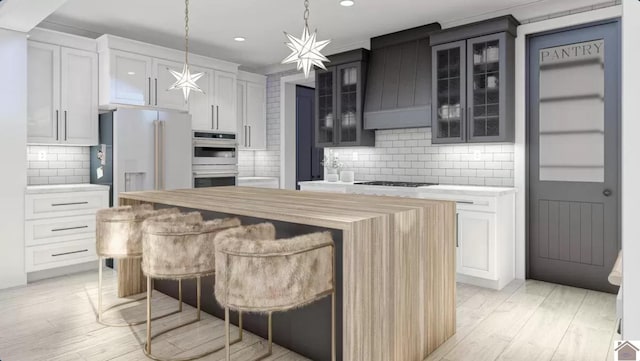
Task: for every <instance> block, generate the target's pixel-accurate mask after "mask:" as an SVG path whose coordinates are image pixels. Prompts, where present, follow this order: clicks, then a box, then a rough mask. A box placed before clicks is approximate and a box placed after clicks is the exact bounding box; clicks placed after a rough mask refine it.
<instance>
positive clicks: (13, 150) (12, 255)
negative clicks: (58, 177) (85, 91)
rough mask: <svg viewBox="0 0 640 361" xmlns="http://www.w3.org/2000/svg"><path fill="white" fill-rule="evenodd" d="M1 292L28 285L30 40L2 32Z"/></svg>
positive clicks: (0, 119)
mask: <svg viewBox="0 0 640 361" xmlns="http://www.w3.org/2000/svg"><path fill="white" fill-rule="evenodd" d="M0 64H2V66H0V79H2V81H1V82H0V155H1V157H2V173H3V176H2V177H0V230H1V232H0V289H2V288H6V287H12V286H17V285H21V284H25V283H26V281H27V278H26V274H25V273H24V236H23V229H24V188H25V186H26V185H27V156H26V153H27V146H26V143H27V37H26V34H25V33H19V32H14V31H10V30H3V29H0Z"/></svg>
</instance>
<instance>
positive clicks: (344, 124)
mask: <svg viewBox="0 0 640 361" xmlns="http://www.w3.org/2000/svg"><path fill="white" fill-rule="evenodd" d="M366 54H367V53H366V52H365V50H364V49H359V50H356V51H350V52H347V53H342V54H337V55H334V56H331V57H330V60H331V62H330V63H327V65H331V66H327V69H326V70H324V69H316V146H317V147H349V146H372V145H374V135H373V131H367V130H363V120H362V109H363V101H364V85H365V80H364V78H363V77H364V75H363V74H366ZM347 60H354V61H350V62H348V61H347Z"/></svg>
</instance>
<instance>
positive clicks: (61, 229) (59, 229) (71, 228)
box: [51, 226, 89, 232]
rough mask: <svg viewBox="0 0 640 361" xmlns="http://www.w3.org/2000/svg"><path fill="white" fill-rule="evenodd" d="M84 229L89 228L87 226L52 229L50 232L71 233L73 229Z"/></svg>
mask: <svg viewBox="0 0 640 361" xmlns="http://www.w3.org/2000/svg"><path fill="white" fill-rule="evenodd" d="M84 228H89V226H78V227H66V228H54V229H52V230H51V232H62V231H71V230H74V229H84Z"/></svg>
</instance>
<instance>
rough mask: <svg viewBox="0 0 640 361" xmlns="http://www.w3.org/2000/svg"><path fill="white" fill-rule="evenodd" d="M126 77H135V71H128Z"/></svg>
mask: <svg viewBox="0 0 640 361" xmlns="http://www.w3.org/2000/svg"><path fill="white" fill-rule="evenodd" d="M127 75H136V72H135V71H129V72H127Z"/></svg>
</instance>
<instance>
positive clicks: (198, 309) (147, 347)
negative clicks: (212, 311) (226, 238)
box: [144, 276, 242, 361]
mask: <svg viewBox="0 0 640 361" xmlns="http://www.w3.org/2000/svg"><path fill="white" fill-rule="evenodd" d="M147 278H148V279H150V277H147ZM149 282H151V281H147V283H149ZM178 285H179V288H180V289H179V290H178V297H179V298H180V300H179V301H180V304H181V305H182V281H181V280H178ZM196 294H197V297H196V318H195V319H194V320H191V321H188V322H186V323H183V324H180V325H178V326H174V327H171V328H168V329H165V330H162V331H161V332H159V333H157V334H155V335H151V321H152V320H153V319H149V317H150V315H151V304H150V301H148V302H147V342H146V344H145V347H144V352H145V355H147V357H149V358H151V359H153V360H158V361H169V360H171V361H189V360H195V359H199V358H202V357H204V356H207V355H210V354H212V353H216V352H218V351H221V350H222V349H227V350H229V347H230V346H231V345H234V344H236V343H238V342H240V341H242V328H240V336H239V337H238V338H237V339H235V340H233V341H230V340H229V332H228V330H229V328H228V327H229V326H228V324H229V316H228V313H229V310H228V309H226V311H225V315H226V316H225V325H226V327H227V328H226V332H225V337H226V338H225V344H224V345H222V346H219V347H217V348H215V349H213V350H209V351H206V352H203V353H201V354H198V355H194V356H188V357H184V358H163V357H160V356H156V355H153V354H152V353H151V342H152V341H153V339H155V338H156V337H158V336H160V335H163V334H165V333H167V332H170V331H173V330H176V329H179V328H182V327H185V326H188V325H191V324H194V323H196V322H199V321H200V320H201V319H202V278H201V277H200V276H198V277H197V278H196ZM148 299H149V300H150V299H151V297H149V298H148ZM240 320H242V319H240ZM240 322H242V321H240ZM240 327H242V323H240ZM227 352H229V351H227Z"/></svg>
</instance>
